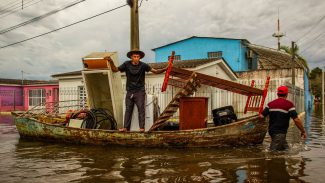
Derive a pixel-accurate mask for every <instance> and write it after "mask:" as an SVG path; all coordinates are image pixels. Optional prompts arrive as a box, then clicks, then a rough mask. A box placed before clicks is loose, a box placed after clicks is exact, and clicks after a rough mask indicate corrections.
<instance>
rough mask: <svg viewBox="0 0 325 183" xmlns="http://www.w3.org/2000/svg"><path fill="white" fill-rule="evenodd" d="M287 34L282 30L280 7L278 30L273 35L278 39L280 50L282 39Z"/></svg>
mask: <svg viewBox="0 0 325 183" xmlns="http://www.w3.org/2000/svg"><path fill="white" fill-rule="evenodd" d="M284 35H285V34H284V33H281V32H280V16H279V9H278V31H277V32H276V33H274V34H272V36H273V37H275V38H277V39H278V50H280V47H281V45H280V39H281V37H283V36H284Z"/></svg>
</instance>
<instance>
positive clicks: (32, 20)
mask: <svg viewBox="0 0 325 183" xmlns="http://www.w3.org/2000/svg"><path fill="white" fill-rule="evenodd" d="M84 1H86V0H79V1H74V2H73V3H71V4H69V5H67V6H65V7H63V8H59V9H56V10H53V11H50V12H48V13H46V14H44V15H41V16H38V17H35V18H32V19H30V20H28V21H26V22H23V23H20V24H18V25H15V26H12V27H9V28H6V29H3V30H0V34H4V33H6V32H9V31H12V30H14V29H17V28H19V27H22V26H25V25H28V24H30V23H33V22H36V21H39V20H41V19H43V18H45V17H48V16H50V15H53V14H55V13H58V12H60V11H62V10H65V9H67V8H70V7H72V6H75V5H77V4H79V3H81V2H84Z"/></svg>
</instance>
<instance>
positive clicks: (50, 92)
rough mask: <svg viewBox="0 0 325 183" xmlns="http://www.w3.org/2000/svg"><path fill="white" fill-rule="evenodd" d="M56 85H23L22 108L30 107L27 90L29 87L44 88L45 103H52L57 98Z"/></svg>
mask: <svg viewBox="0 0 325 183" xmlns="http://www.w3.org/2000/svg"><path fill="white" fill-rule="evenodd" d="M58 88H59V86H58V85H44V86H40V85H39V86H37V85H33V86H28V85H27V86H24V110H28V109H30V106H29V93H28V92H29V90H31V89H45V95H46V98H45V102H46V103H53V102H56V101H57V100H58V96H57V92H58Z"/></svg>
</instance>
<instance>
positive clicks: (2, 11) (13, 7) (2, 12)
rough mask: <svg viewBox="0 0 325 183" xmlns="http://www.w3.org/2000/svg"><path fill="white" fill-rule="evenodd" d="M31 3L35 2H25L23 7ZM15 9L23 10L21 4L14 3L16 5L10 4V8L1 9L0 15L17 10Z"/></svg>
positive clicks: (31, 0)
mask: <svg viewBox="0 0 325 183" xmlns="http://www.w3.org/2000/svg"><path fill="white" fill-rule="evenodd" d="M33 1H36V0H30V1H26V2H25V3H24V5H25V4H28V3H31V2H33ZM16 5H18V6H16ZM17 8H19V9H21V8H23V4H22V2H18V3H16V4H12V5H11V6H9V7H7V8H4V9H2V10H1V11H0V15H2V14H5V13H8V12H10V11H12V10H14V9H17Z"/></svg>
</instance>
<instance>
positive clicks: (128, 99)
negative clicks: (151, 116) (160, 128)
mask: <svg viewBox="0 0 325 183" xmlns="http://www.w3.org/2000/svg"><path fill="white" fill-rule="evenodd" d="M145 101H146V92H145V91H136V92H131V91H127V93H126V96H125V107H126V108H125V114H124V128H126V129H127V130H130V127H131V120H132V113H133V108H134V104H135V105H137V108H138V116H139V127H140V128H144V125H145Z"/></svg>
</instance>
